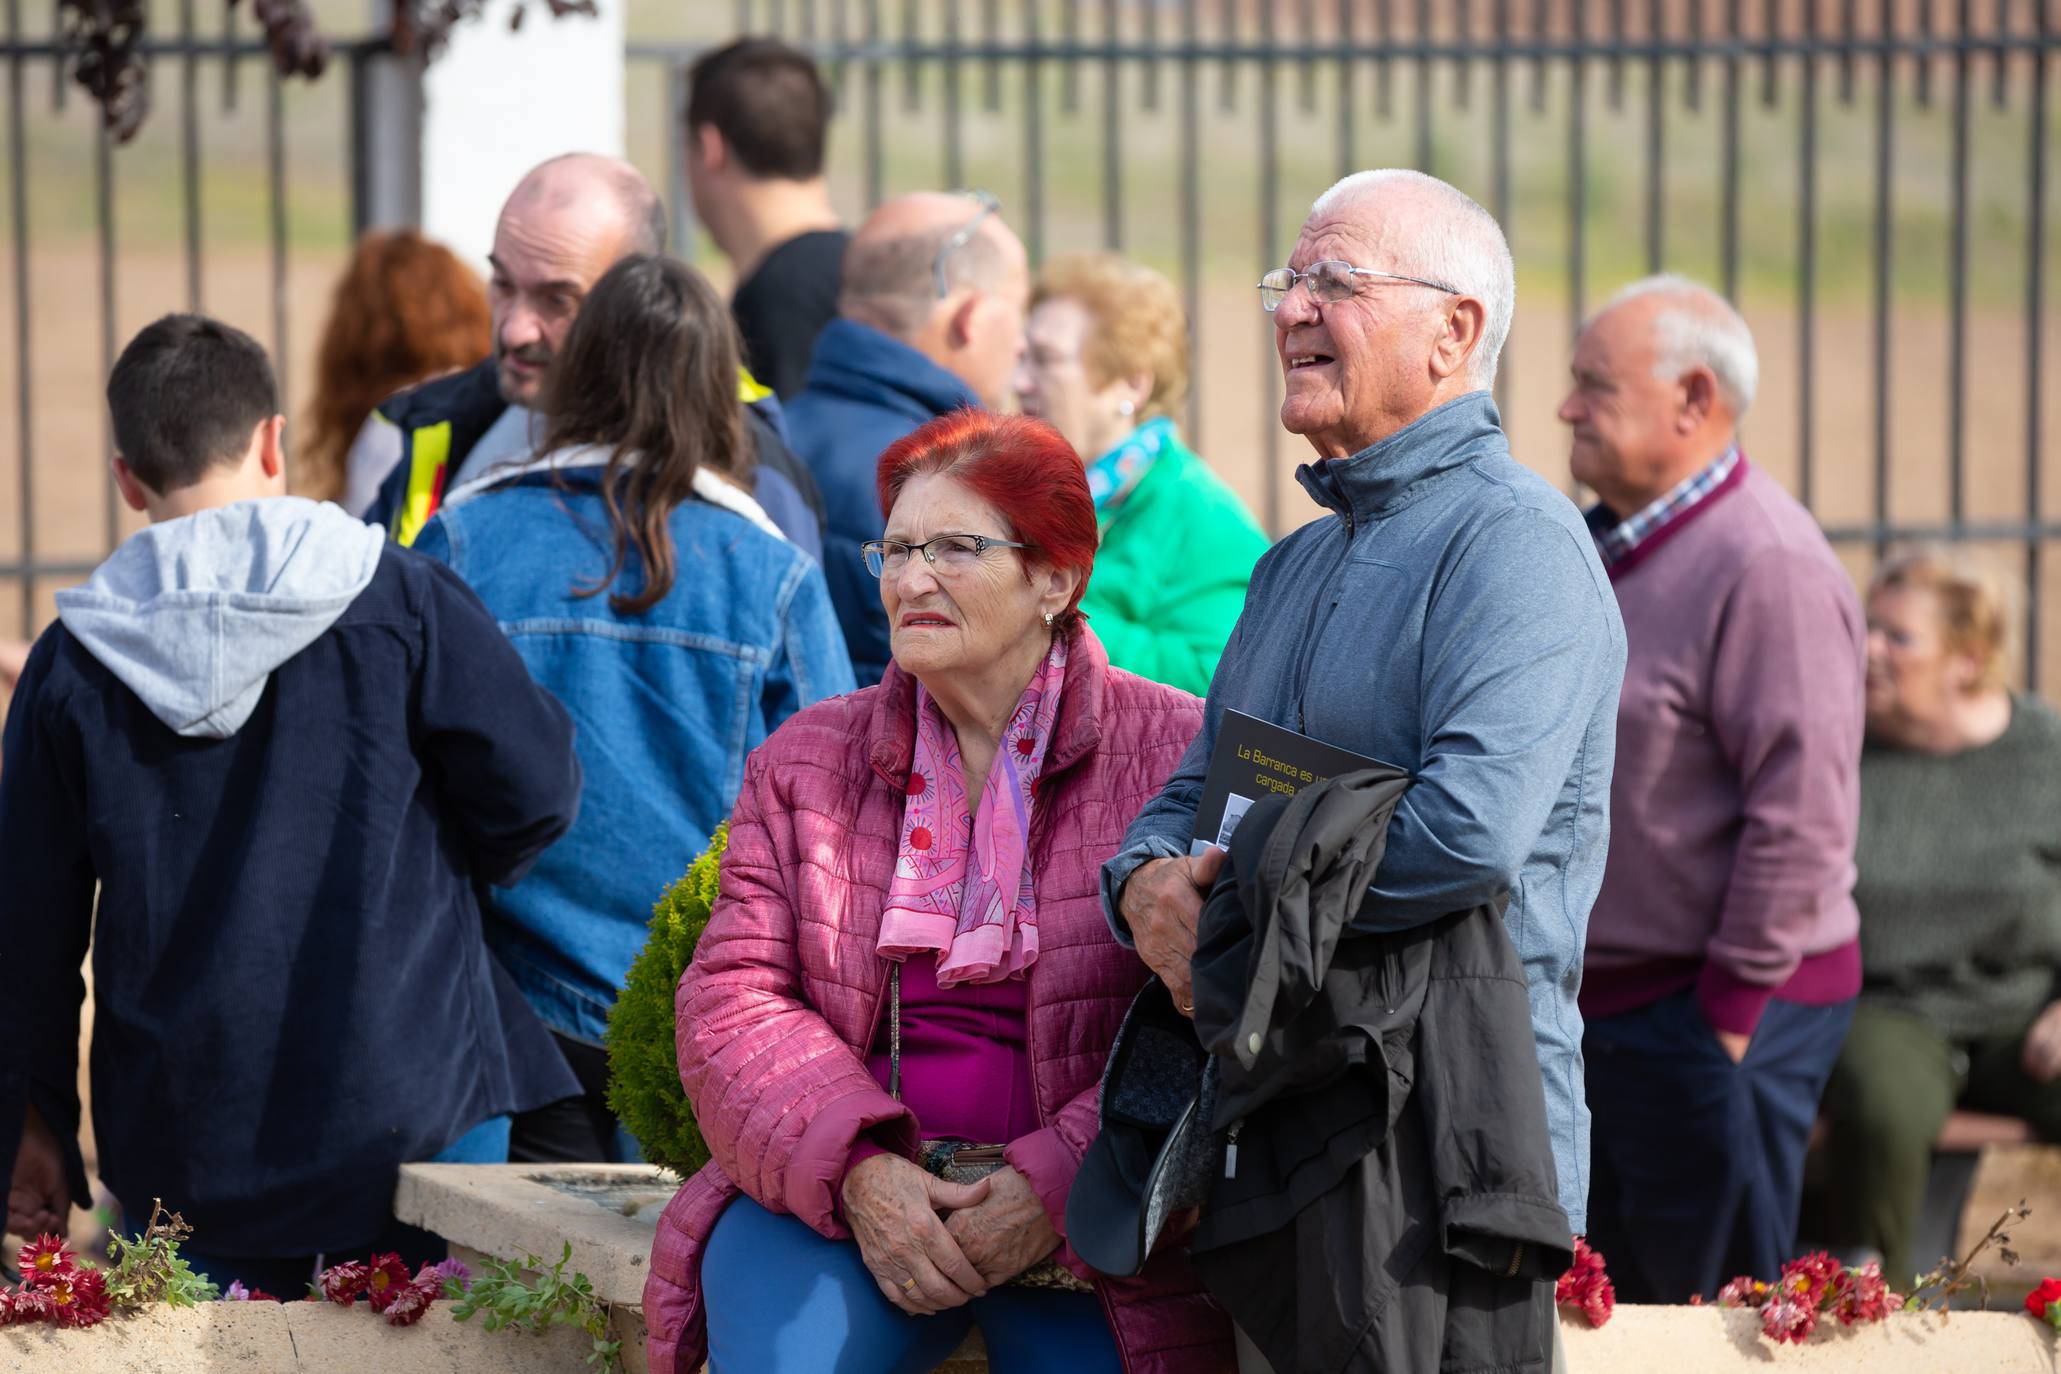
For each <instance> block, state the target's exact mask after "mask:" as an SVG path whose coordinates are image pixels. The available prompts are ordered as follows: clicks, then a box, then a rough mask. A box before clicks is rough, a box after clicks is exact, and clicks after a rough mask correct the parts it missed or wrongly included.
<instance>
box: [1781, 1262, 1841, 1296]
mask: <svg viewBox="0 0 2061 1374" xmlns="http://www.w3.org/2000/svg"><path fill="white" fill-rule="evenodd" d="M1845 1273H1846V1269H1845V1266H1843V1265H1841V1264H1840V1262H1839V1261H1838V1260H1836V1259H1833V1258H1832V1256H1830V1255H1828V1254H1826V1253H1825V1252H1824V1251H1823V1250H1814V1251H1812V1252H1811V1253H1810V1254H1808V1255H1804V1256H1803V1257H1801V1258H1800V1259H1793V1260H1791V1261H1789V1263H1787V1264H1785V1265H1783V1266H1782V1282H1783V1287H1785V1288H1787V1289H1788V1290H1789V1291H1790V1292H1792V1293H1795V1294H1799V1295H1804V1296H1808V1297H1809V1298H1810V1300H1811V1301H1812V1302H1814V1303H1823V1302H1824V1300H1825V1295H1826V1294H1827V1293H1829V1292H1831V1291H1832V1290H1833V1288H1834V1287H1836V1286H1837V1285H1838V1284H1839V1282H1840V1280H1841V1279H1842V1278H1843V1277H1844V1276H1845Z"/></svg>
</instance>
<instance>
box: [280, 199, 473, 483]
mask: <svg viewBox="0 0 2061 1374" xmlns="http://www.w3.org/2000/svg"><path fill="white" fill-rule="evenodd" d="M492 349H493V332H492V328H491V326H490V324H489V323H488V318H487V292H486V288H485V287H484V286H482V285H481V284H480V279H479V276H478V274H476V273H475V272H474V271H473V270H472V269H471V268H469V267H467V266H466V265H465V264H464V263H463V262H461V261H459V259H458V255H457V254H455V253H453V252H452V251H451V250H450V249H448V248H446V247H444V245H442V244H441V243H437V242H435V241H433V240H430V239H426V238H424V237H423V236H422V235H421V234H418V233H417V232H415V231H414V230H413V229H392V230H387V229H375V230H373V231H371V232H369V233H367V234H366V235H365V236H364V237H362V238H360V239H359V240H358V246H357V248H356V249H355V250H353V252H352V253H351V260H350V263H349V265H348V266H346V267H345V268H344V274H343V276H342V277H341V278H340V279H339V280H338V281H337V284H336V294H335V295H334V296H333V297H332V298H331V300H330V305H329V322H328V323H327V324H325V325H324V326H323V327H322V343H321V347H320V351H319V352H318V353H317V354H316V360H315V396H314V399H313V400H312V401H310V402H309V403H308V412H307V432H306V433H305V434H304V435H303V436H302V438H301V441H300V443H299V444H297V445H296V446H295V450H294V471H293V479H294V490H295V492H296V494H298V495H301V496H308V497H312V498H314V499H315V500H317V501H340V502H342V503H343V505H344V507H345V509H347V510H350V511H352V512H353V513H356V512H358V511H362V510H363V509H364V508H365V507H366V506H367V505H369V504H371V501H372V498H373V496H374V495H375V494H377V492H378V483H377V482H376V481H375V480H372V479H371V476H370V475H369V470H368V475H367V476H366V478H365V480H364V481H362V482H361V483H359V484H357V485H360V486H362V487H363V490H362V491H354V490H352V486H353V483H352V482H351V481H350V477H351V472H350V469H351V468H352V467H353V466H358V465H354V464H353V463H352V462H351V461H350V453H351V449H352V446H353V445H354V444H355V443H356V442H357V440H358V438H359V436H360V434H361V433H362V432H364V431H365V422H366V420H367V419H369V418H370V417H371V415H372V413H373V408H374V407H375V406H377V405H378V404H379V403H380V402H381V401H384V400H385V399H386V398H387V397H389V396H391V395H393V394H394V393H395V392H397V391H400V390H403V389H405V388H407V387H411V386H414V385H415V384H416V383H418V382H425V381H428V380H429V379H430V378H432V377H440V376H442V375H443V374H444V373H446V372H451V371H455V370H456V369H458V368H461V367H471V366H472V365H473V364H474V363H476V362H478V361H479V360H480V359H481V358H484V357H486V356H487V354H488V353H489V352H491V351H492Z"/></svg>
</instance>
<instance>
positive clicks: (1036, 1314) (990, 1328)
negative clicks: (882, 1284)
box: [701, 1197, 1123, 1374]
mask: <svg viewBox="0 0 2061 1374" xmlns="http://www.w3.org/2000/svg"><path fill="white" fill-rule="evenodd" d="M701 1293H702V1302H703V1306H704V1308H705V1310H706V1311H707V1313H708V1352H709V1374H923V1371H925V1370H929V1369H934V1368H935V1367H936V1366H937V1365H938V1364H939V1363H940V1362H941V1361H942V1360H944V1358H945V1357H946V1356H948V1355H950V1354H951V1353H952V1352H953V1351H954V1350H956V1349H957V1348H958V1346H959V1342H961V1341H963V1340H965V1339H966V1333H967V1332H968V1331H970V1330H972V1329H973V1327H974V1325H975V1324H976V1323H978V1324H979V1326H980V1330H981V1335H982V1336H983V1337H984V1338H985V1339H986V1341H987V1347H988V1367H989V1368H990V1369H992V1370H993V1371H994V1374H1037V1372H1038V1371H1048V1372H1049V1371H1051V1370H1055V1369H1058V1370H1065V1371H1066V1374H1122V1370H1123V1360H1122V1358H1121V1357H1120V1356H1119V1355H1118V1354H1117V1349H1116V1338H1115V1337H1114V1336H1113V1335H1111V1334H1110V1330H1109V1322H1108V1321H1107V1319H1105V1318H1104V1317H1103V1315H1102V1303H1101V1301H1100V1300H1099V1299H1098V1298H1096V1296H1095V1295H1094V1294H1092V1293H1061V1292H1055V1291H1052V1290H1049V1289H1042V1288H1011V1287H1007V1286H1004V1287H1001V1288H997V1289H994V1290H993V1291H991V1292H990V1293H988V1294H987V1296H985V1297H980V1298H975V1299H974V1300H973V1301H972V1302H969V1303H967V1304H966V1305H965V1306H963V1307H956V1308H953V1309H952V1310H950V1311H948V1312H940V1313H938V1314H937V1315H935V1316H929V1317H912V1316H910V1315H909V1314H908V1313H906V1312H904V1311H902V1310H901V1309H900V1308H898V1307H896V1306H895V1305H894V1304H893V1303H890V1302H889V1301H888V1300H887V1299H886V1298H885V1297H883V1296H882V1295H881V1292H880V1289H879V1287H878V1286H877V1285H876V1284H875V1283H874V1281H873V1275H872V1273H871V1271H869V1270H868V1269H867V1268H866V1265H865V1261H864V1260H862V1259H861V1258H860V1257H859V1245H858V1242H857V1241H851V1240H825V1239H824V1238H823V1237H822V1236H820V1235H818V1234H816V1232H815V1231H813V1230H811V1229H810V1228H809V1227H808V1226H806V1225H805V1224H803V1223H802V1222H800V1221H797V1220H796V1219H795V1218H793V1217H791V1216H776V1215H775V1214H774V1213H772V1212H769V1211H767V1210H766V1209H765V1208H763V1207H761V1206H759V1204H757V1203H756V1202H753V1201H752V1200H751V1199H750V1198H748V1197H740V1198H738V1199H737V1200H736V1201H735V1202H733V1203H731V1204H730V1206H729V1208H728V1209H727V1210H725V1211H724V1213H723V1215H722V1218H721V1219H720V1220H718V1221H717V1222H716V1229H715V1232H714V1234H713V1235H711V1236H710V1237H709V1241H708V1249H707V1250H706V1251H705V1252H704V1253H703V1255H702V1257H701Z"/></svg>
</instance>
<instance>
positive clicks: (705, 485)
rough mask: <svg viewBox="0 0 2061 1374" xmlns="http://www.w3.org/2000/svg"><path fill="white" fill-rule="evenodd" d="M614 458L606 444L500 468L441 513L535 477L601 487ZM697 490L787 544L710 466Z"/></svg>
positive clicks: (453, 495) (459, 491) (463, 489)
mask: <svg viewBox="0 0 2061 1374" xmlns="http://www.w3.org/2000/svg"><path fill="white" fill-rule="evenodd" d="M612 456H613V451H612V450H611V449H609V448H608V447H607V446H606V445H603V444H578V445H575V446H574V447H572V448H562V449H558V450H557V451H555V452H552V453H540V454H536V455H534V456H532V457H531V458H530V459H528V460H527V461H526V462H522V463H517V464H514V465H513V466H509V467H498V468H495V469H493V470H492V471H490V472H483V473H481V474H480V475H479V476H477V477H474V478H471V479H469V480H467V481H464V482H460V483H459V484H458V485H457V486H456V487H455V488H453V489H452V491H451V492H450V494H449V495H447V496H445V497H444V500H443V504H442V505H441V506H440V507H439V509H441V510H456V509H458V507H460V506H463V505H465V504H466V503H467V502H470V501H473V500H475V499H477V498H478V497H481V496H484V495H486V494H487V493H488V492H490V491H496V490H499V489H500V488H502V487H504V486H514V485H516V484H517V483H518V482H520V481H522V480H523V479H526V478H533V477H561V478H565V479H567V480H569V481H577V482H583V483H586V484H589V485H592V486H595V487H599V486H600V484H601V476H602V474H603V473H604V472H605V471H607V468H608V462H609V459H610V458H611V457H612ZM629 461H630V462H631V463H632V464H635V463H636V462H637V455H636V454H634V453H633V454H631V455H630V458H629ZM693 486H694V494H695V495H696V496H699V497H700V498H701V499H702V500H704V501H706V502H708V503H709V504H710V505H712V506H719V507H721V508H722V509H724V510H727V511H729V512H731V513H732V514H734V515H741V516H743V517H744V518H745V519H746V520H749V521H750V522H751V523H752V524H754V525H756V526H758V527H759V529H761V530H763V531H764V532H765V533H767V534H770V535H772V536H773V537H774V538H775V539H778V540H781V541H782V542H787V535H786V533H785V532H783V531H782V530H781V528H780V527H779V526H778V525H776V524H774V523H773V517H772V516H770V515H767V514H766V509H765V507H764V506H761V505H760V504H759V503H758V501H757V500H755V499H754V498H753V497H752V495H751V494H750V493H749V492H747V491H745V490H744V489H743V488H742V487H739V486H736V485H734V484H733V483H730V482H727V481H725V480H724V479H723V478H721V477H719V476H717V475H716V474H715V472H714V471H712V470H711V469H709V468H708V467H707V466H705V465H697V466H696V467H695V469H694V480H693Z"/></svg>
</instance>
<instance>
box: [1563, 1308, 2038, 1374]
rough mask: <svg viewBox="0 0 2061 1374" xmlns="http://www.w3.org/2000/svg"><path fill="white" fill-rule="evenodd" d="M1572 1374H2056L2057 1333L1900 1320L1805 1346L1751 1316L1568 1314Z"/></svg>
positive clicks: (2020, 1322) (1998, 1323) (2014, 1324)
mask: <svg viewBox="0 0 2061 1374" xmlns="http://www.w3.org/2000/svg"><path fill="white" fill-rule="evenodd" d="M1560 1333H1561V1339H1562V1341H1563V1342H1564V1343H1565V1345H1566V1347H1567V1366H1568V1370H1569V1374H1663V1372H1664V1374H1745V1371H1749V1370H1750V1371H1757V1374H1774V1372H1775V1371H1777V1370H1779V1371H1780V1374H1860V1372H1861V1371H1866V1372H1867V1374H1876V1372H1877V1371H1882V1370H1893V1371H1895V1374H1975V1371H1979V1370H1996V1371H1999V1372H2000V1374H2001V1372H2002V1371H2010V1374H2055V1371H2056V1369H2057V1366H2056V1363H2055V1355H2054V1332H2053V1328H2051V1327H2049V1326H2046V1325H2045V1324H2043V1323H2040V1322H2036V1321H2034V1320H2033V1319H2032V1318H2031V1317H2029V1316H2027V1315H2026V1314H2025V1313H2023V1312H1956V1313H1954V1314H1953V1315H1952V1316H1951V1317H1946V1318H1941V1317H1936V1316H1930V1315H1920V1314H1917V1313H1901V1312H1899V1313H1896V1314H1894V1315H1892V1316H1891V1317H1890V1318H1889V1319H1888V1320H1887V1321H1884V1322H1880V1323H1878V1324H1876V1325H1873V1326H1856V1327H1841V1326H1839V1325H1838V1324H1837V1323H1836V1322H1830V1323H1826V1324H1824V1325H1821V1326H1820V1327H1819V1328H1818V1330H1817V1331H1816V1332H1815V1333H1814V1334H1813V1335H1812V1336H1811V1338H1810V1340H1808V1341H1806V1342H1805V1343H1804V1344H1802V1345H1785V1346H1780V1347H1777V1346H1775V1345H1774V1344H1772V1343H1771V1342H1769V1341H1767V1340H1765V1339H1763V1338H1762V1336H1761V1334H1760V1320H1759V1318H1758V1317H1756V1316H1755V1315H1754V1314H1753V1313H1751V1312H1743V1311H1727V1310H1724V1309H1722V1308H1715V1307H1619V1308H1618V1309H1617V1311H1616V1313H1615V1314H1614V1315H1613V1316H1612V1317H1611V1318H1610V1321H1609V1322H1608V1323H1607V1324H1606V1325H1605V1326H1604V1327H1603V1328H1602V1329H1601V1330H1591V1329H1590V1328H1589V1324H1588V1322H1587V1321H1585V1320H1583V1319H1582V1318H1581V1317H1579V1316H1575V1315H1572V1314H1569V1313H1563V1314H1561V1319H1560Z"/></svg>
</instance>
